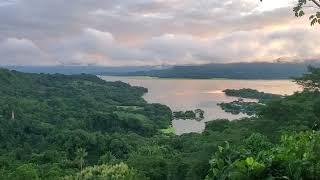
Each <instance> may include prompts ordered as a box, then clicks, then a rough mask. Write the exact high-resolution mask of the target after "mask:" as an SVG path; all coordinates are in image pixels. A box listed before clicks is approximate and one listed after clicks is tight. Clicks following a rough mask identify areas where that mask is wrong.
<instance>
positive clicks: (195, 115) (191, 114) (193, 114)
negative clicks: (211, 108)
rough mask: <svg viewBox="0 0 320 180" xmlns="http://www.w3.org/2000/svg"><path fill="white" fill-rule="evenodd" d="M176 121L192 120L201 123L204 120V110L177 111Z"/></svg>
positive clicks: (174, 114)
mask: <svg viewBox="0 0 320 180" xmlns="http://www.w3.org/2000/svg"><path fill="white" fill-rule="evenodd" d="M173 118H174V119H184V120H186V119H192V120H197V121H201V120H203V119H204V111H203V110H202V109H196V110H194V111H190V110H189V111H185V112H183V111H175V112H173Z"/></svg>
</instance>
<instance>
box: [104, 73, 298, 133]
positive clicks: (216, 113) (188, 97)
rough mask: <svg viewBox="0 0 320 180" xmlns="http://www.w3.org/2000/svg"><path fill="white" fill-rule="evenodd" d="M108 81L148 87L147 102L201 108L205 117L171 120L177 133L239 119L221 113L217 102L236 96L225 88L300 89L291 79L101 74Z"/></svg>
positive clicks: (283, 92) (279, 91) (287, 91)
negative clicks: (186, 77) (193, 77)
mask: <svg viewBox="0 0 320 180" xmlns="http://www.w3.org/2000/svg"><path fill="white" fill-rule="evenodd" d="M101 78H102V79H104V80H107V81H122V82H126V83H129V84H131V85H133V86H142V87H145V88H148V90H149V92H148V93H147V94H145V95H144V99H145V100H146V101H148V102H149V103H161V104H165V105H167V106H169V107H170V108H171V109H172V111H185V110H195V109H198V108H200V109H202V110H204V111H205V119H204V120H202V121H200V122H198V121H194V120H174V121H173V123H172V124H173V127H174V128H175V129H176V133H177V134H183V133H189V132H202V131H203V130H204V128H205V122H207V121H211V120H214V119H230V120H234V119H239V118H242V117H246V115H244V114H239V115H232V114H230V113H226V112H224V111H223V110H222V109H221V108H220V107H219V106H218V105H217V103H221V102H231V101H234V100H237V99H238V98H234V97H229V96H226V95H225V94H224V93H223V92H222V91H223V90H224V89H241V88H251V89H257V90H259V91H263V92H268V93H273V94H281V95H290V94H292V93H294V92H295V91H298V90H300V88H299V86H297V85H296V84H295V83H293V82H292V81H291V80H230V79H161V78H160V79H159V78H149V77H119V76H101Z"/></svg>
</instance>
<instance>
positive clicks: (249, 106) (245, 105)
mask: <svg viewBox="0 0 320 180" xmlns="http://www.w3.org/2000/svg"><path fill="white" fill-rule="evenodd" d="M223 92H224V93H225V94H226V95H227V96H233V97H239V98H240V99H238V100H236V101H232V102H227V103H219V104H218V106H220V107H221V108H222V110H224V111H225V112H228V113H232V114H240V113H243V114H247V115H249V116H252V115H255V114H257V113H258V112H259V110H260V109H262V107H263V106H264V105H265V104H266V103H268V102H270V101H272V100H277V99H280V98H282V97H283V96H281V95H277V94H270V93H264V92H259V91H257V90H255V89H248V88H244V89H226V90H224V91H223ZM242 98H248V99H256V100H258V102H246V101H244V100H243V99H242Z"/></svg>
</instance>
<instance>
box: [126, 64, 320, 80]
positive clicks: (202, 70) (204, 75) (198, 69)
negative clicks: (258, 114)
mask: <svg viewBox="0 0 320 180" xmlns="http://www.w3.org/2000/svg"><path fill="white" fill-rule="evenodd" d="M311 64H312V65H314V66H319V64H318V63H311ZM308 65H309V63H230V64H206V65H188V66H174V67H172V68H168V69H164V70H150V71H138V72H128V73H125V74H122V75H129V76H153V77H160V78H195V79H210V78H228V79H291V78H293V77H298V76H301V75H302V74H303V73H305V72H306V70H307V66H308Z"/></svg>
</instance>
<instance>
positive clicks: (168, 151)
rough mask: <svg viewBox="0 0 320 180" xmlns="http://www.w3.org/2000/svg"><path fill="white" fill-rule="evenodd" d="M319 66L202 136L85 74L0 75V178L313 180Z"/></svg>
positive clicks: (126, 89) (122, 87) (132, 90)
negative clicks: (287, 90) (287, 92)
mask: <svg viewBox="0 0 320 180" xmlns="http://www.w3.org/2000/svg"><path fill="white" fill-rule="evenodd" d="M319 81H320V69H317V68H310V69H309V73H307V74H305V75H304V76H303V77H301V78H298V79H296V82H297V83H298V84H299V85H301V86H303V87H304V88H305V90H304V91H303V92H297V93H295V94H294V95H291V96H286V97H283V98H276V99H273V100H270V101H268V102H267V103H266V105H265V106H263V108H261V109H259V111H258V112H257V116H255V117H251V118H244V119H241V120H236V121H229V120H223V119H222V120H215V121H211V122H208V123H207V124H206V129H205V131H204V132H203V133H201V134H196V133H190V134H184V135H181V136H177V135H174V134H172V133H164V131H163V129H166V128H169V127H170V126H171V120H172V118H173V117H172V112H171V110H170V109H169V108H168V107H166V106H164V105H160V104H148V103H147V102H145V101H144V100H143V98H142V95H143V94H144V93H146V92H147V89H145V88H141V87H132V86H130V85H128V84H125V83H122V82H106V81H103V80H101V79H99V78H98V77H96V76H93V75H85V74H81V75H61V74H53V75H47V74H29V73H20V72H17V71H9V70H5V69H1V70H0V95H1V96H0V140H1V144H0V152H1V154H0V162H1V163H0V179H9V180H10V179H21V180H25V179H28V180H29V179H114V180H121V179H123V180H125V179H133V180H135V179H137V180H140V179H151V180H163V179H190V180H193V179H317V178H318V177H319V176H320V163H319V162H320V154H319V152H320V146H319V142H320V134H319V132H318V130H319V123H320V122H319V120H320V119H319V118H320V92H319V89H320V85H319V84H320V83H319Z"/></svg>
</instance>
